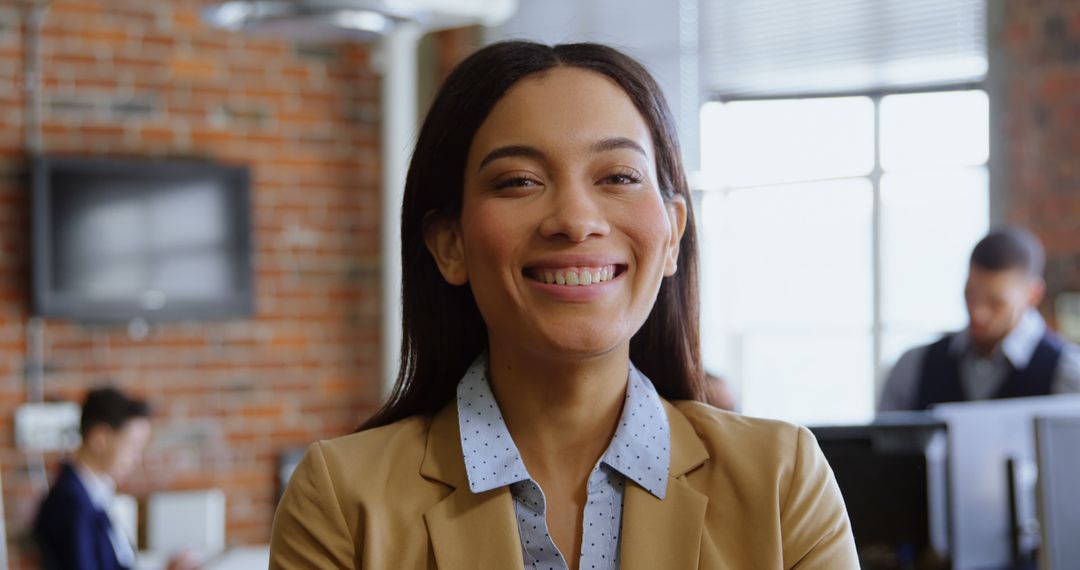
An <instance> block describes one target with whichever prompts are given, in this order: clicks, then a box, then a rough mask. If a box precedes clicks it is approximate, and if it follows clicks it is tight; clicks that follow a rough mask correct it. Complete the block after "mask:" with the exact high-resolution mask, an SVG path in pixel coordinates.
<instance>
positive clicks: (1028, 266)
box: [971, 227, 1046, 277]
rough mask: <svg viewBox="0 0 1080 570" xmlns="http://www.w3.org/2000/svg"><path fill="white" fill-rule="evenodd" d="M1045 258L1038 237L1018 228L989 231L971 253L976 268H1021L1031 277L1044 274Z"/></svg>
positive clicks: (996, 269) (1000, 269)
mask: <svg viewBox="0 0 1080 570" xmlns="http://www.w3.org/2000/svg"><path fill="white" fill-rule="evenodd" d="M1045 259H1046V257H1045V254H1044V253H1043V247H1042V244H1041V243H1039V239H1038V238H1036V237H1035V236H1034V235H1032V234H1031V232H1029V231H1027V230H1025V229H1021V228H1017V227H1004V228H999V229H996V230H994V231H992V232H990V233H989V234H987V236H986V237H984V238H982V240H980V241H979V243H978V244H976V245H975V249H974V250H973V251H972V252H971V264H972V265H974V266H976V267H979V268H981V269H989V270H991V271H1005V270H1011V269H1019V270H1021V271H1023V272H1024V273H1026V274H1027V275H1029V276H1031V277H1042V274H1043V266H1044V264H1045V263H1046V261H1045Z"/></svg>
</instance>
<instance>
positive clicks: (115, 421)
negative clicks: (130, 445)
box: [79, 386, 150, 438]
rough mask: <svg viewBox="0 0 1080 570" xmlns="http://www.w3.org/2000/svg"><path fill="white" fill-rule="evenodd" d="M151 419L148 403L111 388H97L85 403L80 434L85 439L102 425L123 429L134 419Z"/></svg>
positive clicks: (90, 392)
mask: <svg viewBox="0 0 1080 570" xmlns="http://www.w3.org/2000/svg"><path fill="white" fill-rule="evenodd" d="M149 417H150V406H148V405H147V404H146V402H144V401H142V400H136V399H134V398H130V397H128V396H127V395H126V394H124V393H123V392H121V391H120V390H117V389H116V388H113V387H111V386H107V387H104V388H95V389H93V390H90V391H89V392H87V394H86V400H85V401H84V402H83V407H82V418H81V419H80V421H79V434H80V435H82V437H84V438H85V437H86V435H87V434H88V433H90V430H91V429H92V428H94V427H96V426H99V425H102V424H104V425H107V426H109V427H111V428H112V429H121V428H123V427H124V424H126V423H128V422H129V421H131V420H132V419H134V418H149Z"/></svg>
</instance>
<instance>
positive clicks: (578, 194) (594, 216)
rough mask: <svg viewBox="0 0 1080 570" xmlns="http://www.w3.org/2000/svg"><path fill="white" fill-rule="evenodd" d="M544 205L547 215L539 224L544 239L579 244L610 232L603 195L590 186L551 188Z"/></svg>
mask: <svg viewBox="0 0 1080 570" xmlns="http://www.w3.org/2000/svg"><path fill="white" fill-rule="evenodd" d="M547 196H548V199H547V202H546V204H545V205H544V207H545V208H547V213H546V215H545V216H544V221H543V222H542V223H541V224H540V234H541V235H542V236H543V237H545V238H562V239H566V240H567V241H570V242H575V243H576V242H582V241H585V240H587V239H589V238H590V237H599V236H603V235H607V233H608V232H609V231H610V226H609V224H608V221H607V218H606V216H605V215H604V207H603V204H602V203H601V200H602V196H601V195H600V194H599V193H598V192H597V191H596V189H594V188H593V187H592V185H591V184H583V183H575V182H569V183H562V184H559V185H558V186H556V187H554V188H552V189H551V191H550V192H548V194H547Z"/></svg>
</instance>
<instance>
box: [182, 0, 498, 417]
mask: <svg viewBox="0 0 1080 570" xmlns="http://www.w3.org/2000/svg"><path fill="white" fill-rule="evenodd" d="M516 9H517V0H293V1H287V0H261V1H230V2H223V3H220V4H217V5H214V6H211V7H209V8H207V9H205V10H204V11H203V19H204V21H206V22H207V23H209V24H211V25H213V26H216V27H220V28H224V29H227V30H233V31H240V32H244V33H253V34H259V35H266V36H271V37H278V38H281V37H286V38H290V39H317V40H323V41H325V40H328V39H336V40H342V41H360V42H375V43H377V45H379V47H380V49H381V50H382V55H383V58H382V65H381V68H382V69H381V71H382V75H383V81H382V161H381V162H382V194H381V200H382V223H381V237H382V247H381V252H380V253H381V260H382V331H381V332H382V336H381V338H382V375H381V376H382V378H381V384H380V386H381V389H382V393H383V395H384V396H385V395H388V394H389V393H390V389H391V388H392V386H393V384H394V381H395V380H396V379H397V374H398V367H399V358H400V349H401V236H400V224H399V220H400V219H401V202H402V199H403V198H404V192H405V174H406V171H407V169H408V161H409V157H410V155H411V154H412V148H413V144H414V143H415V141H414V140H413V137H414V135H415V132H416V128H417V124H418V123H417V116H416V108H417V103H416V101H417V81H416V76H417V66H418V62H417V47H418V44H419V41H420V38H421V36H423V35H424V34H425V33H427V32H431V31H437V30H442V29H448V28H457V27H462V26H469V25H484V26H496V25H499V24H501V23H503V22H505V21H506V20H508V19H509V18H510V16H511V15H513V13H514V11H515V10H516Z"/></svg>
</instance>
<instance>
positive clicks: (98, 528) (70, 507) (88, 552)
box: [34, 463, 126, 570]
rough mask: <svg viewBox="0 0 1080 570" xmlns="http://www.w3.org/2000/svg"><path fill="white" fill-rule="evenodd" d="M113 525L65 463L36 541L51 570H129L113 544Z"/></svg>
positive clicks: (36, 524) (48, 499)
mask: <svg viewBox="0 0 1080 570" xmlns="http://www.w3.org/2000/svg"><path fill="white" fill-rule="evenodd" d="M110 528H111V523H110V522H109V517H108V515H107V514H105V512H104V511H102V510H100V509H98V508H97V507H96V506H95V505H94V503H93V501H91V500H90V494H89V493H88V492H87V490H86V487H84V486H83V483H82V481H81V480H80V479H79V476H78V475H77V474H76V473H75V469H74V468H73V467H72V466H71V465H69V464H67V463H65V464H64V465H63V467H62V468H61V470H60V476H59V477H57V478H56V482H55V483H53V486H52V489H50V490H49V494H48V496H46V497H45V500H44V501H43V502H42V503H41V509H40V510H39V511H38V516H37V520H36V521H35V522H34V539H35V540H36V541H37V543H38V546H40V547H41V552H42V558H43V561H44V563H45V568H48V569H49V570H53V569H63V570H126V569H125V567H124V566H121V565H120V562H119V561H118V560H117V559H116V551H115V550H114V549H113V545H112V542H111V541H110V540H109V529H110Z"/></svg>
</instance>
